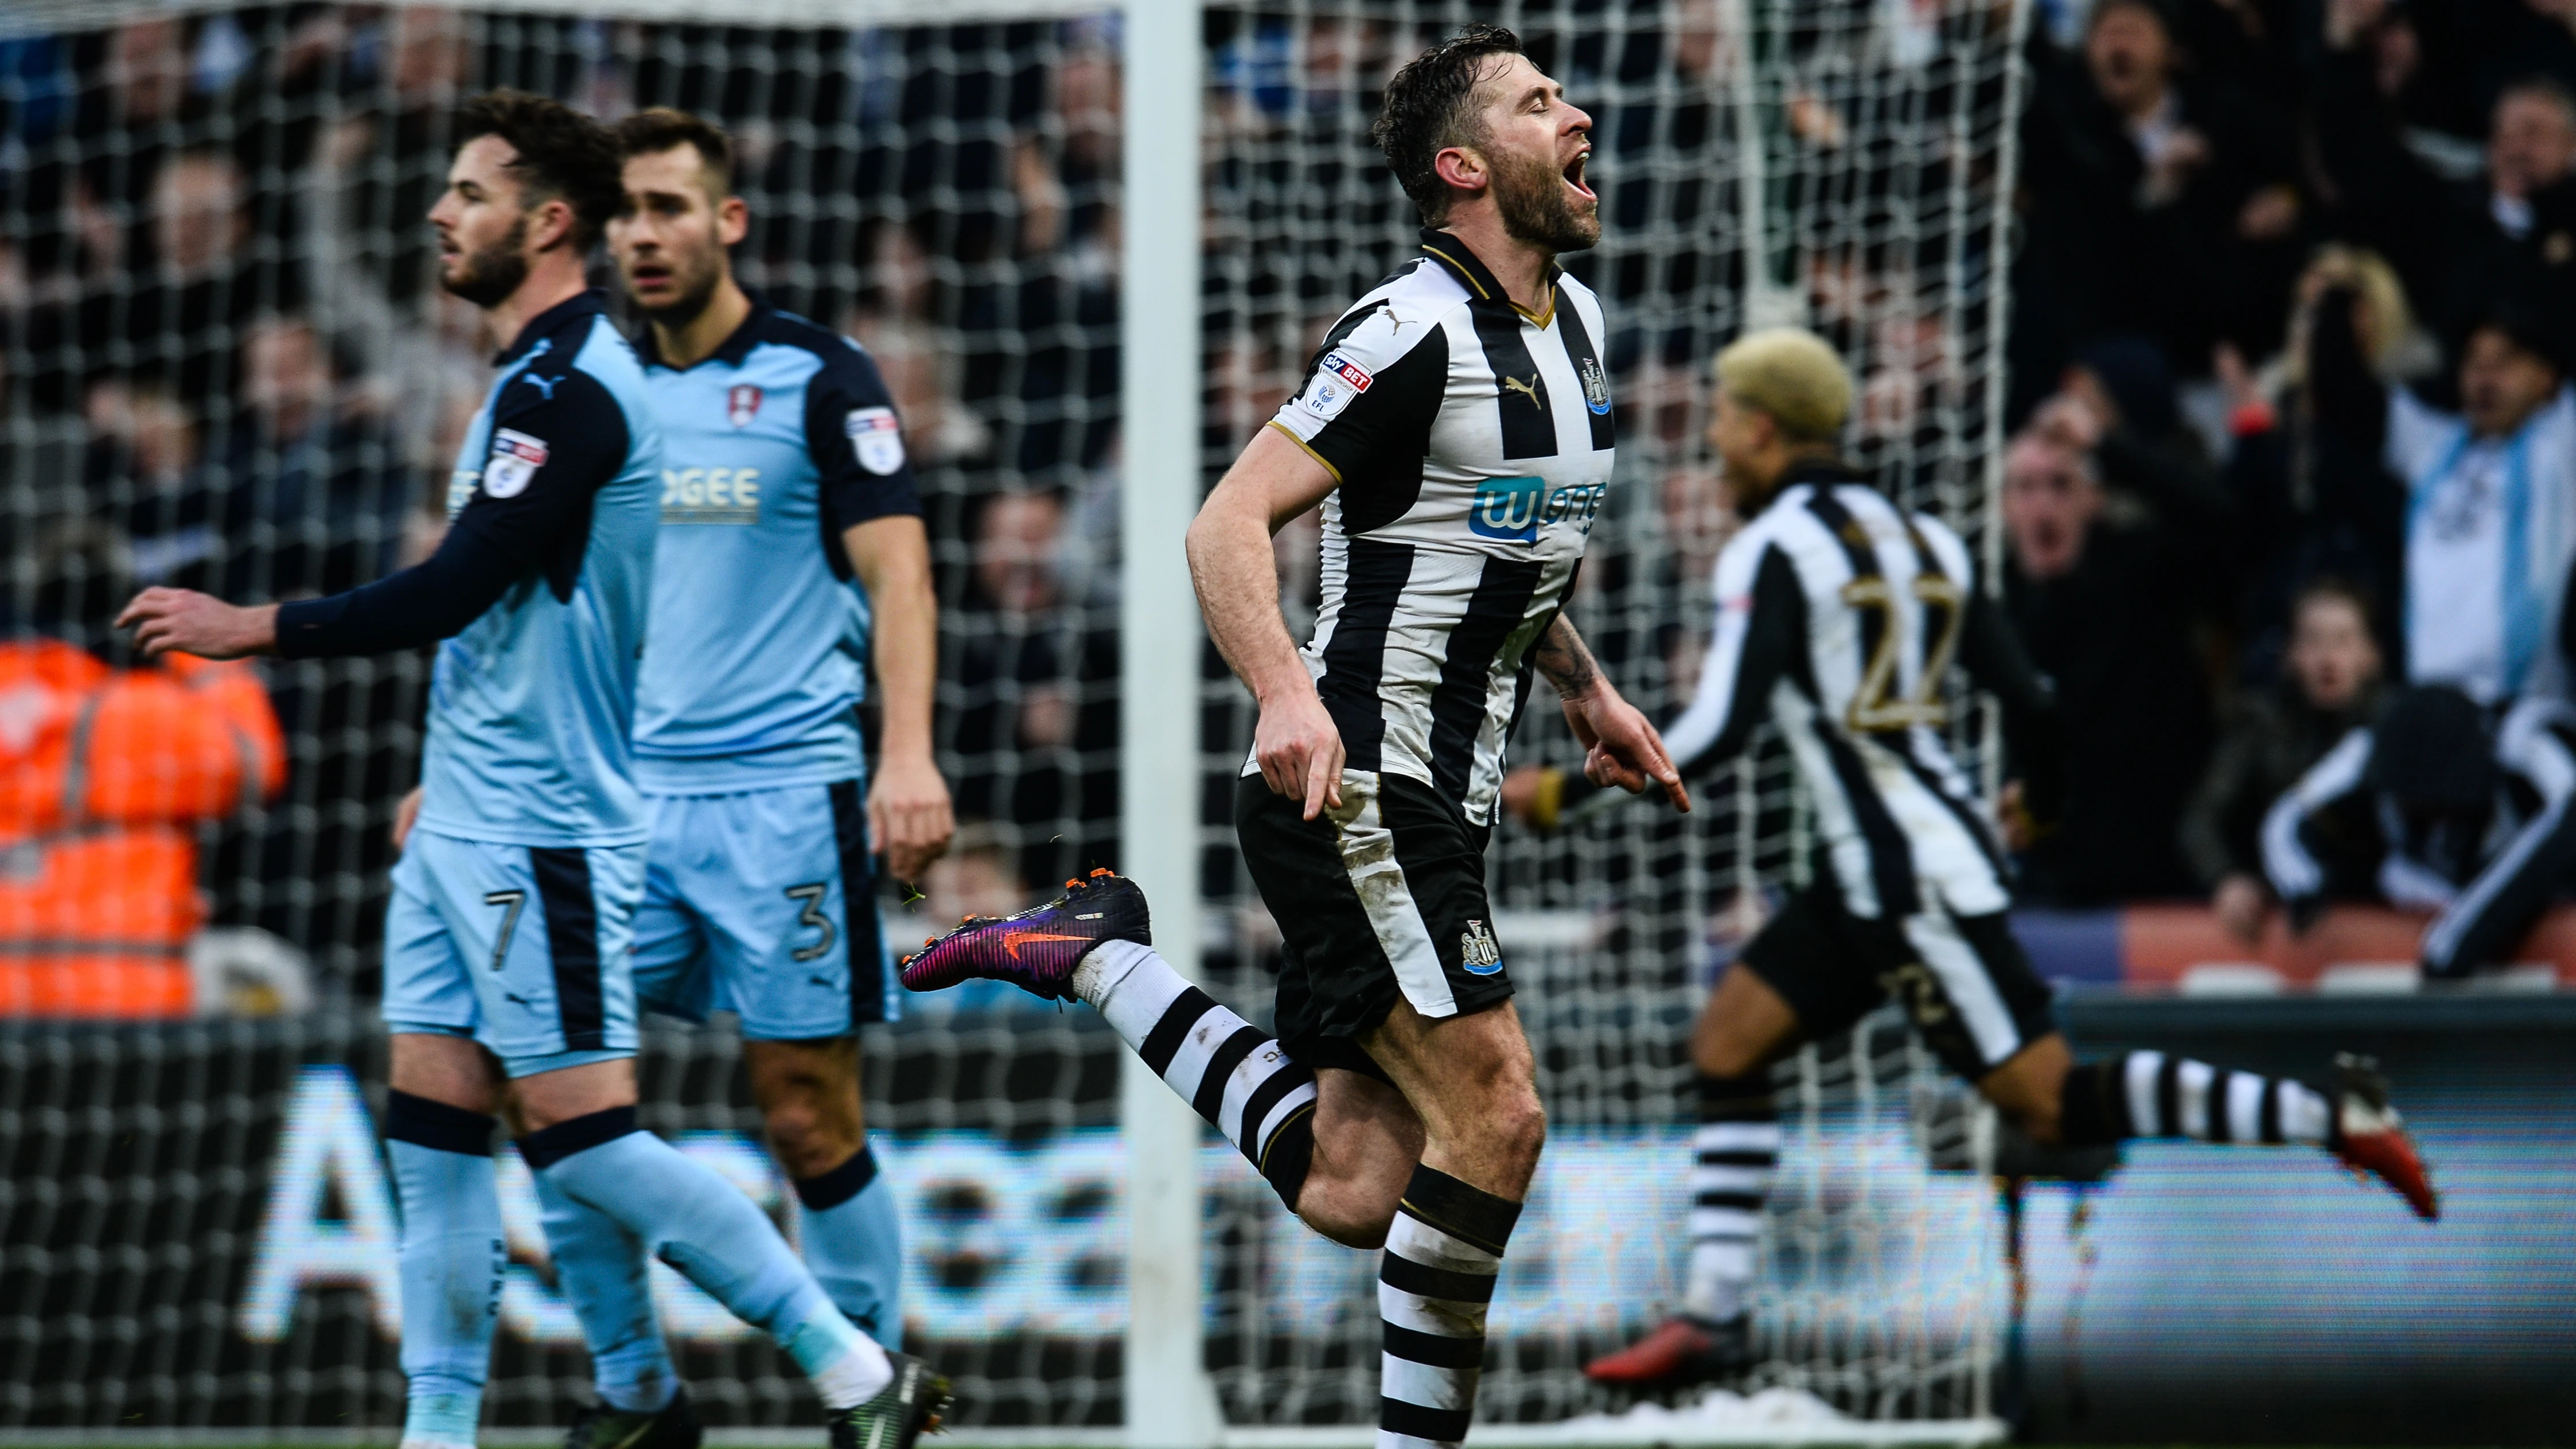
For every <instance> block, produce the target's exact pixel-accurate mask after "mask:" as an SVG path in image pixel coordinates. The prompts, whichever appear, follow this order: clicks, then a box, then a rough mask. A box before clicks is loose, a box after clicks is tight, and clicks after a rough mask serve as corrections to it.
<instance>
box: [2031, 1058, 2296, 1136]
mask: <svg viewBox="0 0 2576 1449" xmlns="http://www.w3.org/2000/svg"><path fill="white" fill-rule="evenodd" d="M2333 1128H2334V1109H2333V1106H2332V1105H2331V1104H2330V1103H2328V1102H2327V1101H2326V1099H2325V1096H2324V1094H2323V1093H2321V1092H2319V1091H2318V1090H2317V1089H2316V1088H2314V1087H2311V1086H2309V1085H2308V1084H2307V1083H2305V1082H2301V1081H2296V1080H2293V1079H2291V1078H2289V1077H2267V1076H2263V1075H2262V1074H2260V1073H2257V1072H2238V1071H2230V1070H2229V1069H2227V1068H2225V1067H2213V1066H2211V1065H2210V1064H2209V1063H2207V1062H2199V1061H2193V1060H2192V1059H2191V1058H2189V1057H2177V1056H2172V1055H2169V1054H2167V1053H2164V1052H2124V1053H2122V1054H2121V1055H2119V1056H2115V1057H2105V1058H2103V1059H2102V1060H2101V1061H2098V1062H2083V1063H2079V1064H2078V1065H2077V1066H2076V1068H2075V1069H2074V1070H2073V1071H2070V1072H2068V1073H2067V1074H2066V1086H2065V1088H2064V1095H2063V1097H2062V1099H2061V1103H2060V1107H2059V1122H2058V1130H2059V1136H2060V1138H2061V1140H2063V1141H2064V1142H2065V1143H2066V1145H2067V1146H2069V1147H2087V1146H2098V1145H2101V1144H2105V1143H2111V1142H2118V1141H2120V1140H2122V1139H2124V1138H2130V1137H2187V1138H2190V1139H2192V1140H2193V1141H2196V1142H2253V1143H2270V1144H2274V1145H2278V1144H2282V1143H2290V1142H2297V1143H2305V1144H2311V1145H2321V1144H2323V1143H2324V1142H2326V1140H2327V1139H2328V1137H2329V1136H2330V1135H2331V1133H2332V1131H2333Z"/></svg>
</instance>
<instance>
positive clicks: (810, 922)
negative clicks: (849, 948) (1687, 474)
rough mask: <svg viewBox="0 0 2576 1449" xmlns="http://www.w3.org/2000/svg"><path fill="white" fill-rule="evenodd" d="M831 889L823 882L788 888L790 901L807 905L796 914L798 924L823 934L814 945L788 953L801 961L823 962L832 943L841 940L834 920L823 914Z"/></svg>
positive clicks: (800, 947) (801, 947)
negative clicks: (824, 898)
mask: <svg viewBox="0 0 2576 1449" xmlns="http://www.w3.org/2000/svg"><path fill="white" fill-rule="evenodd" d="M830 889H831V887H829V886H827V885H825V884H824V883H823V882H821V881H816V882H814V883H813V884H812V885H800V886H789V887H788V888H787V898H788V899H789V900H791V901H803V902H804V903H805V909H803V910H802V911H799V912H797V913H796V924H798V925H800V926H811V927H813V928H814V929H815V930H817V931H820V932H822V933H823V934H822V936H821V938H820V939H818V940H816V941H815V942H814V944H813V945H811V946H799V947H797V948H796V949H795V950H794V951H791V952H789V953H788V954H789V955H791V956H793V957H794V958H795V959H797V960H799V961H820V960H822V959H823V956H824V953H825V952H828V951H830V950H831V949H832V943H833V942H834V941H837V940H839V939H840V938H841V933H840V931H839V930H838V929H836V928H835V927H834V926H833V925H832V918H831V917H830V916H827V915H824V914H823V897H824V895H825V894H826V893H827V892H828V891H829V890H830Z"/></svg>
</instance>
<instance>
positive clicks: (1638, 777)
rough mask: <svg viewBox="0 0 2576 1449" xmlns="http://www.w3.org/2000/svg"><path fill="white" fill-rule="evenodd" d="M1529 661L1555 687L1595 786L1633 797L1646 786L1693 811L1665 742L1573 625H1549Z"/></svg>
mask: <svg viewBox="0 0 2576 1449" xmlns="http://www.w3.org/2000/svg"><path fill="white" fill-rule="evenodd" d="M1530 659H1531V662H1532V663H1533V664H1535V665H1536V666H1537V667H1538V672H1539V673H1541V674H1544V675H1546V676H1547V681H1548V683H1550V684H1553V685H1555V686H1556V695H1557V699H1558V701H1559V702H1560V703H1562V704H1563V706H1564V708H1565V722H1566V723H1567V724H1568V725H1570V726H1572V727H1573V730H1574V738H1575V742H1576V743H1578V744H1580V745H1582V746H1583V751H1584V754H1583V775H1584V778H1585V779H1588V780H1590V781H1591V782H1592V783H1594V784H1596V785H1615V786H1617V787H1618V788H1620V789H1622V790H1625V791H1627V792H1628V793H1629V794H1631V795H1636V794H1641V793H1643V792H1644V790H1645V788H1646V786H1647V785H1648V784H1650V783H1651V784H1655V785H1660V786H1662V787H1663V791H1664V798H1665V799H1667V800H1670V801H1672V802H1673V808H1674V809H1676V810H1683V811H1687V810H1689V809H1690V808H1691V802H1690V788H1689V787H1688V786H1686V785H1684V784H1683V783H1682V776H1681V771H1679V770H1677V769H1675V768H1673V761H1672V757H1671V756H1670V755H1668V754H1666V753H1665V752H1664V738H1663V736H1662V735H1660V734H1657V733H1656V732H1655V727H1654V726H1653V725H1651V724H1648V723H1647V722H1646V717H1645V715H1643V714H1641V713H1639V712H1638V710H1637V707H1636V706H1635V705H1632V704H1630V703H1629V702H1628V701H1627V700H1625V699H1623V698H1621V697H1620V694H1619V691H1618V690H1617V689H1616V688H1614V687H1612V685H1611V683H1610V680H1609V678H1608V677H1607V676H1605V675H1604V674H1602V672H1601V666H1600V665H1599V664H1598V663H1596V662H1595V661H1594V660H1593V658H1592V651H1591V650H1590V649H1589V648H1587V647H1585V645H1584V642H1583V636H1582V634H1580V633H1578V632H1577V631H1576V630H1575V627H1574V621H1573V620H1571V619H1569V618H1567V617H1565V615H1564V614H1563V613H1562V612H1560V613H1559V614H1558V615H1557V616H1556V617H1555V618H1554V619H1552V620H1550V621H1549V622H1548V626H1547V629H1546V631H1545V632H1543V633H1541V634H1540V635H1539V637H1538V642H1537V643H1536V644H1534V645H1532V646H1531V652H1530Z"/></svg>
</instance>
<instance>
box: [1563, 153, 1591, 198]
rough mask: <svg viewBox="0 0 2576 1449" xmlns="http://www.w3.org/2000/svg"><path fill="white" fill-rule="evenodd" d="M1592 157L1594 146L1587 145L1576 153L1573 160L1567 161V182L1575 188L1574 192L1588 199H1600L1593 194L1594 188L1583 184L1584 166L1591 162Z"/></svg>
mask: <svg viewBox="0 0 2576 1449" xmlns="http://www.w3.org/2000/svg"><path fill="white" fill-rule="evenodd" d="M1591 159H1592V148H1591V147H1590V146H1585V147H1584V148H1583V149H1582V150H1580V151H1577V152H1575V153H1574V159H1573V160H1571V161H1568V162H1566V163H1565V184H1566V185H1568V186H1570V187H1572V188H1574V194H1575V195H1577V196H1580V197H1582V198H1583V199H1584V200H1586V201H1594V200H1598V198H1597V197H1595V196H1594V195H1593V194H1592V188H1591V187H1589V186H1586V185H1584V184H1583V168H1584V165H1585V163H1587V162H1589V161H1590V160H1591Z"/></svg>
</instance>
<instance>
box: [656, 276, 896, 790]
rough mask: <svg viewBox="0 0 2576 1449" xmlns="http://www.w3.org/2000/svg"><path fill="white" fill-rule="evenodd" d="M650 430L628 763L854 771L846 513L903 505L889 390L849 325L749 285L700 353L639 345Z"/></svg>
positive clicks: (853, 632) (727, 786) (857, 598)
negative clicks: (646, 600) (734, 323)
mask: <svg viewBox="0 0 2576 1449" xmlns="http://www.w3.org/2000/svg"><path fill="white" fill-rule="evenodd" d="M644 375H645V385H646V387H647V388H648V389H649V390H650V393H651V397H652V405H653V409H654V411H655V413H656V414H657V415H658V417H659V419H660V423H661V427H662V432H663V456H662V464H661V531H662V541H661V552H660V565H659V569H658V573H657V576H656V578H655V580H654V586H653V645H652V647H651V648H650V649H648V650H646V651H645V656H644V670H643V676H642V680H641V683H640V684H639V687H638V695H637V704H636V712H635V764H636V778H637V779H638V781H639V782H640V783H641V784H642V785H643V787H644V789H645V790H646V791H648V792H650V793H653V794H664V795H708V794H728V793H732V792H735V791H740V790H757V789H776V788H779V787H782V786H789V785H805V784H825V783H829V782H831V781H835V780H849V779H855V778H857V777H858V776H859V775H860V773H861V772H862V770H863V769H864V768H865V760H864V757H863V751H862V746H861V742H860V738H859V724H858V704H859V701H860V699H861V698H863V697H864V695H865V692H866V685H867V656H868V622H869V614H868V601H867V595H866V592H865V591H864V590H863V589H862V588H861V587H860V585H859V583H858V581H857V580H856V579H855V578H854V577H853V576H852V573H851V568H850V560H849V557H848V554H847V551H846V550H845V549H844V548H843V546H842V542H841V534H842V530H844V529H847V528H849V527H850V526H851V525H853V524H857V523H864V522H866V521H867V520H869V519H872V518H882V517H886V516H889V515H895V514H913V515H918V514H919V513H920V512H921V502H920V496H919V491H918V489H917V488H916V487H915V485H914V482H913V477H912V469H911V466H910V465H909V463H908V462H907V461H906V459H905V457H904V447H903V430H902V425H901V421H900V419H898V418H897V417H896V415H895V410H894V400H893V399H892V398H891V397H890V396H888V394H887V392H886V387H885V382H884V379H883V378H881V377H880V376H879V375H878V373H877V368H876V364H875V363H874V362H872V361H871V360H869V357H868V355H867V353H866V352H865V351H863V350H861V348H860V347H859V345H858V344H857V343H855V342H852V341H850V340H848V339H847V338H844V337H841V336H839V335H838V334H836V333H833V332H830V331H828V330H826V329H824V328H821V327H817V326H815V325H814V324H813V323H811V322H808V321H806V320H805V319H803V318H801V317H797V316H794V315H792V314H789V313H786V312H780V311H777V310H776V309H774V308H771V307H769V306H767V305H766V304H763V303H761V302H759V301H758V300H757V299H755V300H754V302H753V306H752V313H751V316H750V317H749V318H747V319H746V320H745V321H744V322H743V324H742V326H741V327H739V328H737V329H736V330H735V332H734V334H733V336H731V337H730V338H728V339H726V341H725V344H724V345H723V346H722V347H720V348H718V349H717V350H716V352H715V353H714V355H712V356H710V357H708V358H707V359H706V360H704V361H702V362H700V363H698V364H697V365H696V366H694V367H689V368H672V367H668V366H665V365H663V364H662V363H660V362H659V361H657V360H655V359H654V357H653V356H652V352H651V345H650V343H649V341H648V342H647V344H646V350H645V368H644Z"/></svg>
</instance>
